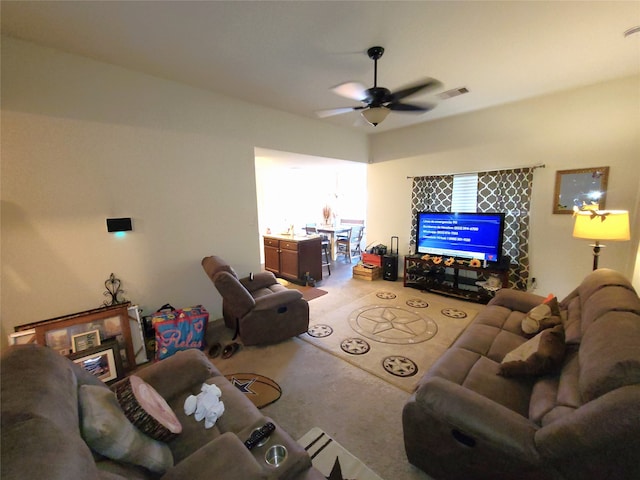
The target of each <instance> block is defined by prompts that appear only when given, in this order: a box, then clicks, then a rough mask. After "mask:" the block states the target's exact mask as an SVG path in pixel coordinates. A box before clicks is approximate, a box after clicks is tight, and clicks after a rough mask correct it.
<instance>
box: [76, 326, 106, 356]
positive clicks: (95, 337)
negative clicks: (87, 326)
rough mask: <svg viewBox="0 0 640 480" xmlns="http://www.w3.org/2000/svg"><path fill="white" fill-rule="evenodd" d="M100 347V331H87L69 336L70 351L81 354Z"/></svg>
mask: <svg viewBox="0 0 640 480" xmlns="http://www.w3.org/2000/svg"><path fill="white" fill-rule="evenodd" d="M98 345H100V330H89V331H88V332H82V333H79V334H77V335H72V336H71V351H72V352H73V353H76V352H81V351H83V350H87V349H89V348H93V347H97V346H98Z"/></svg>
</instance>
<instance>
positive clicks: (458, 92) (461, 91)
mask: <svg viewBox="0 0 640 480" xmlns="http://www.w3.org/2000/svg"><path fill="white" fill-rule="evenodd" d="M465 93H469V89H468V88H467V87H460V88H454V89H452V90H447V91H446V92H442V93H439V94H438V97H440V98H441V99H442V100H446V99H447V98H453V97H457V96H458V95H464V94H465Z"/></svg>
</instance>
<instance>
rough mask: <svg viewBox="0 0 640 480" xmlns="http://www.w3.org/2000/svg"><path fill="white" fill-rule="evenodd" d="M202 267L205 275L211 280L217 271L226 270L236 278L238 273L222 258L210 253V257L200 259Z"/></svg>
mask: <svg viewBox="0 0 640 480" xmlns="http://www.w3.org/2000/svg"><path fill="white" fill-rule="evenodd" d="M201 263H202V268H204V271H205V272H206V273H207V276H208V277H209V278H210V279H211V281H213V277H215V276H216V274H217V273H219V272H228V273H230V274H231V275H232V276H234V277H235V278H238V274H237V273H236V271H235V270H234V269H233V267H232V266H231V265H229V264H228V263H227V262H226V261H225V260H224V259H223V258H221V257H218V256H217V255H212V256H210V257H204V258H203V259H202V262H201Z"/></svg>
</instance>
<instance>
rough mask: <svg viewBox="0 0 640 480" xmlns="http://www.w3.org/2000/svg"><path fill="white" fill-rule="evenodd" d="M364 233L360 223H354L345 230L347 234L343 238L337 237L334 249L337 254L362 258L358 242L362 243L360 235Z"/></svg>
mask: <svg viewBox="0 0 640 480" xmlns="http://www.w3.org/2000/svg"><path fill="white" fill-rule="evenodd" d="M363 235H364V227H363V226H361V225H355V226H353V227H351V228H350V229H349V230H348V231H347V235H346V237H344V238H338V239H337V240H336V249H337V253H336V256H338V255H344V256H346V257H347V259H349V263H351V259H352V258H353V257H360V258H362V250H361V247H360V244H361V243H362V237H363Z"/></svg>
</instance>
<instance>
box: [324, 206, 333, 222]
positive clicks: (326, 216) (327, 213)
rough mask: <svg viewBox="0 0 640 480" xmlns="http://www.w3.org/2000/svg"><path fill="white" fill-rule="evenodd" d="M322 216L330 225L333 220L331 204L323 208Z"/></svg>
mask: <svg viewBox="0 0 640 480" xmlns="http://www.w3.org/2000/svg"><path fill="white" fill-rule="evenodd" d="M322 216H323V217H324V224H325V225H329V222H330V221H331V207H330V206H329V205H325V206H324V207H323V208H322Z"/></svg>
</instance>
